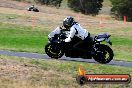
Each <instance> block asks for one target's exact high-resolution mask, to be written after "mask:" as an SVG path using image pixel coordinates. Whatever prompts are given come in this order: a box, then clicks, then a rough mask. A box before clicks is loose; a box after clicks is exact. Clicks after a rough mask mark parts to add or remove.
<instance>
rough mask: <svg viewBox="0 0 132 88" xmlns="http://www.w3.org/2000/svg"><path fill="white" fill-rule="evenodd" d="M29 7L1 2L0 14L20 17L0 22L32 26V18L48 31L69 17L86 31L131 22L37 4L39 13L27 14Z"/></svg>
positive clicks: (121, 25)
mask: <svg viewBox="0 0 132 88" xmlns="http://www.w3.org/2000/svg"><path fill="white" fill-rule="evenodd" d="M30 5H31V4H30V3H24V2H17V1H11V0H8V1H7V0H1V1H0V13H5V14H17V15H21V16H22V17H20V18H18V19H14V20H12V19H9V20H5V21H3V20H1V22H10V23H15V24H23V25H30V26H32V24H33V23H32V18H33V17H34V18H35V25H36V26H45V27H49V29H53V28H55V27H56V26H58V25H61V24H62V21H63V19H64V18H65V17H66V16H69V15H70V16H73V17H75V19H76V21H78V22H79V23H80V24H81V25H82V26H84V28H86V29H95V28H122V27H132V22H127V23H126V24H124V22H123V21H117V20H114V18H111V16H109V15H103V14H100V15H98V16H96V17H92V16H87V15H83V14H80V13H75V12H73V11H71V10H68V9H65V10H64V9H62V8H61V9H56V8H53V7H47V6H44V5H43V6H42V5H38V4H37V5H36V6H37V7H38V8H39V10H40V12H38V13H35V12H28V11H26V8H27V7H28V6H30ZM26 17H28V18H26Z"/></svg>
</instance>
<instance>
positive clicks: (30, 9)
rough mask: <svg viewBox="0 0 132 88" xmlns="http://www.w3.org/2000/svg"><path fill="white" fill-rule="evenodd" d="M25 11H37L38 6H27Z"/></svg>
mask: <svg viewBox="0 0 132 88" xmlns="http://www.w3.org/2000/svg"><path fill="white" fill-rule="evenodd" d="M27 11H34V12H39V10H38V8H36V7H29V8H27Z"/></svg>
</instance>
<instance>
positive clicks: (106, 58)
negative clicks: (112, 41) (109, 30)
mask: <svg viewBox="0 0 132 88" xmlns="http://www.w3.org/2000/svg"><path fill="white" fill-rule="evenodd" d="M96 48H97V51H96V55H95V56H94V57H93V58H94V60H95V61H97V62H99V63H101V64H106V63H109V62H110V61H111V60H112V59H113V56H114V54H113V50H112V49H111V48H110V47H109V46H108V45H103V44H100V45H96Z"/></svg>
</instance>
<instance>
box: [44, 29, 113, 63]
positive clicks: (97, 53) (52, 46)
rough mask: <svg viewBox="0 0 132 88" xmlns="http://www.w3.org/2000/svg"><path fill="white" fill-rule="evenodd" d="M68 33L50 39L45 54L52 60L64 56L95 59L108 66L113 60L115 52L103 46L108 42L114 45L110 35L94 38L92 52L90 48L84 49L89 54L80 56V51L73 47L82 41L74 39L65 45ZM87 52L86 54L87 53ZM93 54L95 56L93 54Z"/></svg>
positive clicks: (100, 35)
mask: <svg viewBox="0 0 132 88" xmlns="http://www.w3.org/2000/svg"><path fill="white" fill-rule="evenodd" d="M66 38H67V37H66V33H64V32H63V33H60V34H56V35H55V36H54V37H53V38H52V39H51V38H49V41H48V43H47V44H46V45H45V52H46V54H47V55H48V56H49V57H51V58H56V59H58V58H61V57H62V56H63V55H64V54H65V56H66V57H71V58H83V59H94V60H95V61H97V62H99V63H101V64H106V63H109V62H110V61H111V60H112V59H113V56H114V54H113V50H112V49H111V48H110V47H109V46H108V45H106V44H101V42H103V41H106V42H107V43H108V44H109V45H112V42H111V41H110V35H109V34H107V33H102V34H99V35H97V36H94V37H91V38H92V40H93V41H92V42H93V44H92V46H91V47H92V50H91V49H89V47H84V49H87V52H88V53H89V54H87V55H86V54H84V55H81V56H80V55H79V54H78V53H81V52H80V51H77V50H74V48H73V45H74V44H76V43H77V42H78V41H80V39H79V38H77V37H74V38H73V40H72V41H71V42H69V43H65V42H64V39H66ZM91 47H90V48H91ZM87 52H86V53H87ZM91 52H93V53H94V54H91Z"/></svg>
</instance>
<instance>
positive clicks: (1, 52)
mask: <svg viewBox="0 0 132 88" xmlns="http://www.w3.org/2000/svg"><path fill="white" fill-rule="evenodd" d="M0 55H7V56H16V57H26V58H34V59H46V60H48V59H52V58H50V57H48V56H47V55H46V54H38V53H28V52H12V51H6V50H0ZM59 60H65V61H76V62H86V63H96V64H99V63H97V62H96V61H95V60H94V59H82V58H70V57H65V56H63V57H62V58H60V59H59ZM107 65H113V66H124V67H132V62H127V61H115V60H112V61H111V62H110V63H108V64H107Z"/></svg>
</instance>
